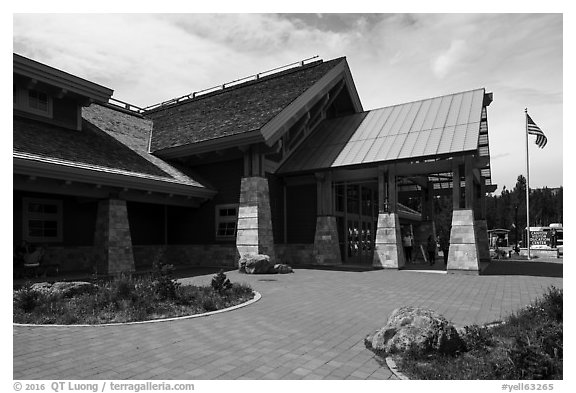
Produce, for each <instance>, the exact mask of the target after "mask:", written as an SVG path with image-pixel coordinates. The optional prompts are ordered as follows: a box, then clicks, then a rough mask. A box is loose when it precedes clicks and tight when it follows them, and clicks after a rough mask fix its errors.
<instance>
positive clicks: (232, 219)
mask: <svg viewBox="0 0 576 393" xmlns="http://www.w3.org/2000/svg"><path fill="white" fill-rule="evenodd" d="M230 209H234V210H235V211H236V214H234V215H225V216H222V215H220V212H221V210H230ZM214 222H215V233H214V236H215V239H216V240H224V241H226V240H228V241H229V240H235V239H236V234H237V233H238V204H237V203H225V204H219V205H215V206H214ZM221 223H234V234H233V235H220V234H219V229H220V224H221Z"/></svg>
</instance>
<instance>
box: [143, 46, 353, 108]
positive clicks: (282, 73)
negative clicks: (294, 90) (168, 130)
mask: <svg viewBox="0 0 576 393" xmlns="http://www.w3.org/2000/svg"><path fill="white" fill-rule="evenodd" d="M316 57H317V56H316ZM314 58H315V57H314ZM345 58H346V57H345V56H341V57H338V58H335V59H331V60H328V61H324V60H322V59H320V60H316V61H314V62H311V63H307V64H304V65H301V66H297V67H291V68H288V69H285V70H282V71H278V72H275V73H273V74H270V75H264V76H260V77H258V78H256V79H249V78H254V77H256V76H257V75H260V74H265V73H267V72H270V71H272V70H268V71H263V72H260V73H259V74H255V75H251V76H247V77H245V78H240V79H237V80H235V81H231V82H227V83H224V84H222V85H218V86H214V87H211V88H208V89H204V90H200V91H198V92H195V93H191V94H188V95H184V96H181V97H179V98H174V99H172V100H168V101H165V102H164V103H161V104H155V105H150V106H148V107H146V108H143V112H142V113H143V114H144V115H146V114H147V113H153V112H159V111H161V110H164V109H167V108H174V107H175V106H179V105H183V104H186V103H190V102H193V101H194V102H195V101H198V100H201V99H203V98H209V97H214V96H216V95H219V94H223V93H226V92H229V91H232V90H235V89H239V88H243V87H246V86H251V85H254V84H256V83H260V82H263V81H269V80H272V79H275V78H279V77H282V76H285V75H289V74H292V73H295V72H299V71H302V70H305V69H309V68H312V67H317V66H319V65H322V64H327V63H331V62H337V61H341V60H342V59H345ZM311 59H312V58H311ZM306 60H309V59H306ZM306 60H303V61H306ZM297 63H299V62H296V63H291V64H289V65H286V66H283V67H277V68H276V69H279V68H284V67H287V66H290V65H293V64H297ZM276 69H274V70H276ZM244 80H245V81H244ZM239 81H244V82H241V83H237V84H233V85H231V86H228V87H224V88H222V86H225V85H227V84H230V83H236V82H239ZM212 89H218V90H214V91H209V92H207V93H204V94H201V95H198V96H195V95H194V94H196V93H199V92H203V91H207V90H212ZM180 100H181V101H180ZM147 108H151V109H147Z"/></svg>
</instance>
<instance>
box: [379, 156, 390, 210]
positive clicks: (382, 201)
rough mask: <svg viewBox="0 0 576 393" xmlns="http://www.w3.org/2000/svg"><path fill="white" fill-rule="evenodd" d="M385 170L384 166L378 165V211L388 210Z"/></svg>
mask: <svg viewBox="0 0 576 393" xmlns="http://www.w3.org/2000/svg"><path fill="white" fill-rule="evenodd" d="M386 194H387V193H386V172H385V170H384V166H379V167H378V213H386V212H387V210H388V196H387V195H386Z"/></svg>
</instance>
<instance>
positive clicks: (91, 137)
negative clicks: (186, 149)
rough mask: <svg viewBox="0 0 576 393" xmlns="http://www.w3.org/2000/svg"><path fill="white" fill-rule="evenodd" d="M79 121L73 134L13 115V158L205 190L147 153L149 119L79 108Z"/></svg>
mask: <svg viewBox="0 0 576 393" xmlns="http://www.w3.org/2000/svg"><path fill="white" fill-rule="evenodd" d="M82 117H83V120H82V129H81V130H79V131H78V130H71V129H67V128H64V127H59V126H56V125H51V124H47V123H45V122H41V121H37V120H32V119H28V118H23V117H18V116H15V117H14V133H13V154H14V157H15V158H20V159H28V160H34V161H41V162H42V161H43V162H47V163H51V164H58V165H62V166H68V167H76V168H82V169H88V170H91V171H93V172H94V173H102V174H105V173H115V174H119V175H124V176H130V177H135V178H145V179H148V180H152V181H156V182H163V183H166V184H168V183H169V184H176V185H182V186H190V187H193V188H195V189H199V190H204V189H206V187H204V186H203V185H202V184H200V183H199V182H197V181H196V180H194V179H193V178H191V177H190V176H188V175H187V174H185V173H184V172H183V171H181V170H180V169H177V168H176V167H174V166H172V165H170V164H168V163H166V162H164V161H162V160H161V159H159V158H158V157H155V156H153V155H152V154H149V153H148V143H149V137H150V131H151V128H152V122H151V121H150V120H148V119H144V118H141V117H139V116H136V115H134V114H130V113H125V112H122V111H119V110H117V109H112V108H109V107H107V106H103V105H98V104H92V105H91V106H90V107H87V108H83V110H82Z"/></svg>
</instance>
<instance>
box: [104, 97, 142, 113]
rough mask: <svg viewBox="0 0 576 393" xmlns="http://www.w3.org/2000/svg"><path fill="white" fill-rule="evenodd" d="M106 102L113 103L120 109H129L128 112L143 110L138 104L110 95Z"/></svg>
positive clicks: (140, 111)
mask: <svg viewBox="0 0 576 393" xmlns="http://www.w3.org/2000/svg"><path fill="white" fill-rule="evenodd" d="M108 103H109V104H111V105H114V106H118V107H120V108H122V109H126V110H127V111H130V112H136V113H142V112H144V109H142V108H140V107H139V106H136V105H132V104H129V103H127V102H124V101H120V100H117V99H115V98H112V97H111V98H109V99H108Z"/></svg>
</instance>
